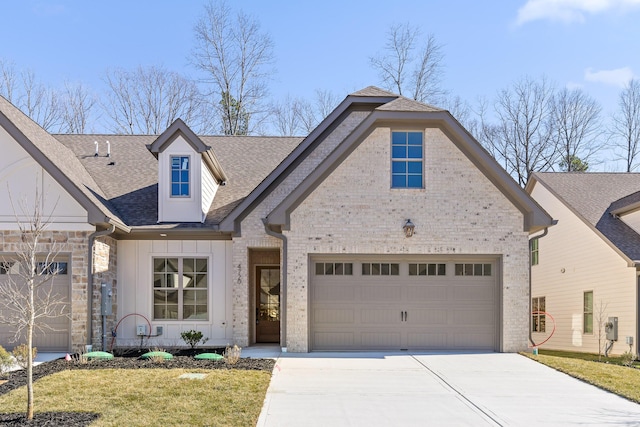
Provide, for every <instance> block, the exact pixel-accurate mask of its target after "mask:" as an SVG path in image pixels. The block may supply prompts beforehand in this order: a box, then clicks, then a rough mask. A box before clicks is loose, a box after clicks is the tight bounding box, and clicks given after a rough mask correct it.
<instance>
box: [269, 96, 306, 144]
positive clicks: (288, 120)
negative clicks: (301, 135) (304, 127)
mask: <svg viewBox="0 0 640 427" xmlns="http://www.w3.org/2000/svg"><path fill="white" fill-rule="evenodd" d="M271 108H272V114H271V116H272V122H273V126H274V127H275V129H276V132H277V133H278V135H282V136H294V135H296V134H297V132H298V129H300V116H299V114H298V109H300V108H304V105H301V101H300V100H299V99H297V98H292V97H291V95H287V96H286V97H285V98H284V100H282V101H281V102H278V103H275V104H273V106H272V107H271Z"/></svg>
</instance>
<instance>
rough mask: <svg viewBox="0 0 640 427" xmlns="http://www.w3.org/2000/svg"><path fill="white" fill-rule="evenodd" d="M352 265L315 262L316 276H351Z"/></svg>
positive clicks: (348, 263) (347, 263)
mask: <svg viewBox="0 0 640 427" xmlns="http://www.w3.org/2000/svg"><path fill="white" fill-rule="evenodd" d="M351 275H353V264H352V263H350V262H316V276H351Z"/></svg>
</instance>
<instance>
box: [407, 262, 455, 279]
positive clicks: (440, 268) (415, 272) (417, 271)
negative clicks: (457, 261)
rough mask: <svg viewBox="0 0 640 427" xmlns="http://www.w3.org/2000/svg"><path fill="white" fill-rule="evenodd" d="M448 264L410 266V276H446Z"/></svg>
mask: <svg viewBox="0 0 640 427" xmlns="http://www.w3.org/2000/svg"><path fill="white" fill-rule="evenodd" d="M446 275H447V264H412V263H410V264H409V276H446Z"/></svg>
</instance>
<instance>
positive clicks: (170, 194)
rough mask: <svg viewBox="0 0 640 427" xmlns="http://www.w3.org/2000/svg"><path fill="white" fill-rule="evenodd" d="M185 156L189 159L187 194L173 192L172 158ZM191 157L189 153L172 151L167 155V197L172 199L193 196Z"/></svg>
mask: <svg viewBox="0 0 640 427" xmlns="http://www.w3.org/2000/svg"><path fill="white" fill-rule="evenodd" d="M176 157H177V158H183V157H187V158H188V159H189V195H187V196H185V195H179V194H177V195H174V194H173V176H172V175H173V159H174V158H176ZM193 167H194V164H193V158H192V156H191V155H190V154H179V153H174V154H170V155H169V197H170V198H172V199H191V198H193Z"/></svg>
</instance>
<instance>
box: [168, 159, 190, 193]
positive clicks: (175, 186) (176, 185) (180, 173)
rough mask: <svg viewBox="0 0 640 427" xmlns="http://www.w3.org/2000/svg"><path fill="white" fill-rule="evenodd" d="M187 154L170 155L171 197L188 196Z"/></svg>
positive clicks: (188, 167) (188, 168)
mask: <svg viewBox="0 0 640 427" xmlns="http://www.w3.org/2000/svg"><path fill="white" fill-rule="evenodd" d="M190 163H191V162H190V160H189V156H171V197H189V196H190V195H191V191H190V180H189V172H190V169H191V167H190Z"/></svg>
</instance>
